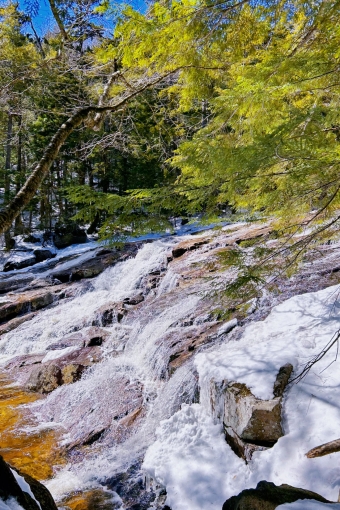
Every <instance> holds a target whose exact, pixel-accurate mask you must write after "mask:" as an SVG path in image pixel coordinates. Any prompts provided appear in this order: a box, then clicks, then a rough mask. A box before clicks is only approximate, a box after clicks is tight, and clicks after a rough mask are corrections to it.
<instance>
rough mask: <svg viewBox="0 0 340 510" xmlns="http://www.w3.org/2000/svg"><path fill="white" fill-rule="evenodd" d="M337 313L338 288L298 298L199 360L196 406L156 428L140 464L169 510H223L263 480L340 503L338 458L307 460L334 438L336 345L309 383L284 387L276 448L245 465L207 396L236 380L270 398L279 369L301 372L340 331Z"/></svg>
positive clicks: (338, 399) (339, 395) (338, 377)
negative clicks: (213, 386) (218, 384)
mask: <svg viewBox="0 0 340 510" xmlns="http://www.w3.org/2000/svg"><path fill="white" fill-rule="evenodd" d="M339 312H340V300H339V287H338V286H335V287H330V288H328V289H324V290H322V291H319V292H316V293H308V294H304V295H300V296H295V297H292V298H291V299H289V300H287V301H285V302H283V303H281V304H280V305H278V306H277V307H275V308H273V310H272V312H271V313H270V315H269V316H268V317H267V318H266V319H265V320H264V321H260V322H257V323H252V324H250V325H249V326H248V327H247V328H246V329H245V331H244V333H243V335H242V338H241V340H239V341H236V340H234V341H228V335H226V336H225V337H224V342H223V343H222V344H221V345H220V346H219V347H212V348H210V349H209V350H207V351H205V352H203V353H200V354H198V355H197V357H196V367H197V370H198V373H199V381H200V387H201V397H200V399H201V403H200V404H194V405H192V406H184V407H183V408H182V409H181V410H180V411H178V413H176V414H175V415H174V416H173V417H171V418H170V419H169V420H166V421H164V422H162V423H161V425H160V428H159V429H158V432H157V440H156V442H155V443H154V444H153V445H152V446H151V447H149V449H148V451H147V454H146V457H145V461H144V466H143V467H144V469H145V470H146V471H147V472H148V473H149V474H150V475H151V476H152V477H153V478H154V479H155V480H156V482H157V483H159V484H161V485H162V486H164V487H166V490H167V493H168V499H167V504H168V505H169V506H170V507H171V508H172V510H182V509H183V510H184V509H185V508H190V509H191V510H205V509H207V508H209V509H211V510H220V509H221V506H222V504H223V502H224V501H225V500H226V499H227V498H229V497H231V496H234V495H237V494H238V493H240V492H241V491H242V490H244V489H248V488H254V487H256V485H257V483H258V482H259V481H261V480H267V481H271V482H274V483H275V484H276V485H280V484H282V483H286V484H290V485H292V486H294V487H302V488H305V489H309V490H312V491H314V492H317V493H319V494H321V495H322V496H324V497H325V498H326V499H329V500H331V501H336V500H337V498H338V493H339V487H340V463H339V460H340V454H339V453H334V454H331V455H327V456H325V457H321V458H315V459H308V458H307V457H306V456H305V454H306V453H307V452H308V451H309V450H310V449H311V448H313V447H315V446H318V445H320V444H323V443H326V442H328V441H331V440H334V439H337V438H338V437H339V436H340V433H339V420H340V392H339V387H340V370H339V362H338V361H335V355H336V348H333V349H332V351H331V352H329V353H328V354H327V355H326V356H325V357H324V358H323V359H322V360H321V361H320V362H319V363H318V364H317V365H316V366H314V367H313V368H312V370H311V371H310V372H309V373H308V375H307V376H306V377H305V379H303V380H302V381H301V382H300V383H298V384H292V385H291V386H290V387H289V388H288V391H287V393H286V396H285V399H284V406H283V428H284V431H285V435H284V436H283V437H282V438H280V439H279V441H278V442H277V443H276V444H275V446H274V447H273V448H270V449H267V450H264V451H261V452H256V453H255V454H254V456H253V458H252V460H251V462H250V463H249V464H248V465H246V464H245V463H244V462H243V461H241V459H239V458H238V457H236V455H235V454H234V453H233V452H232V450H231V449H230V448H229V446H228V445H227V443H226V442H225V441H224V439H223V436H222V431H221V424H219V423H214V421H213V420H214V417H213V416H212V411H211V408H210V393H209V389H210V383H211V380H212V379H214V380H215V381H222V380H230V381H238V382H243V383H245V384H247V385H248V386H249V388H251V390H252V392H253V393H254V395H255V396H256V397H258V398H261V399H270V398H273V384H274V382H275V378H276V375H277V373H278V370H279V368H280V367H281V366H282V365H284V364H286V363H291V364H292V365H293V366H294V370H295V374H298V373H299V371H300V370H301V369H302V368H303V366H304V365H305V363H306V362H307V361H308V360H309V359H310V358H311V357H312V356H315V355H316V354H318V353H319V352H320V351H321V350H322V348H323V347H324V346H325V345H326V344H327V343H328V342H329V340H330V339H331V338H332V337H333V335H334V333H336V332H337V330H338V329H339V327H340V313H339ZM308 504H309V503H308ZM313 504H314V503H313ZM318 505H319V504H318ZM319 507H320V505H319V506H318V507H314V508H315V509H316V508H319ZM287 508H290V509H291V510H297V509H300V508H302V507H301V506H297V507H292V506H291V505H290V506H287ZM304 508H306V506H305V507H304ZM308 508H313V507H312V506H311V507H309V506H308ZM320 508H321V507H320ZM322 508H323V507H322ZM334 508H336V507H335V506H334Z"/></svg>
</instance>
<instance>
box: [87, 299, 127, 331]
mask: <svg viewBox="0 0 340 510" xmlns="http://www.w3.org/2000/svg"><path fill="white" fill-rule="evenodd" d="M126 314H127V310H126V309H125V308H124V306H123V304H122V303H107V304H106V305H103V306H101V307H100V308H99V309H98V310H97V312H96V318H95V319H94V320H93V321H92V325H93V326H109V325H110V324H114V323H117V322H120V321H121V320H122V319H123V317H124V316H125V315H126Z"/></svg>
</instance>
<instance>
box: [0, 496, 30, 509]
mask: <svg viewBox="0 0 340 510" xmlns="http://www.w3.org/2000/svg"><path fill="white" fill-rule="evenodd" d="M0 510H24V509H23V507H22V506H20V505H19V503H18V502H17V500H16V499H15V498H8V499H6V501H4V500H3V499H1V498H0Z"/></svg>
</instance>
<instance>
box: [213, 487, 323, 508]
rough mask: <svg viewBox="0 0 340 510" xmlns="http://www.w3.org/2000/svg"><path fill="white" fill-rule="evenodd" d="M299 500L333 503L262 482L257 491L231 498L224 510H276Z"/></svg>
mask: <svg viewBox="0 0 340 510" xmlns="http://www.w3.org/2000/svg"><path fill="white" fill-rule="evenodd" d="M298 499H312V500H316V501H320V502H322V503H331V501H328V500H327V499H325V498H323V497H322V496H320V495H319V494H317V493H316V492H312V491H308V490H305V489H299V488H296V487H292V486H291V485H286V484H283V485H279V486H277V485H275V484H274V483H272V482H266V481H262V482H259V483H258V484H257V486H256V489H247V490H244V491H242V492H241V493H240V494H239V495H238V496H233V497H231V498H229V499H228V500H227V501H226V502H225V503H224V505H223V507H222V510H274V509H275V508H276V507H278V506H279V505H283V504H284V503H293V502H294V501H297V500H298ZM306 508H308V505H306Z"/></svg>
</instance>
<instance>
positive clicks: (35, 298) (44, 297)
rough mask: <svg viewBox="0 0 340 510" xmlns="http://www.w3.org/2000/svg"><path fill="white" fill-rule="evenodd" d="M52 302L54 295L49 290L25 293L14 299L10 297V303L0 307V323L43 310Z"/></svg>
mask: <svg viewBox="0 0 340 510" xmlns="http://www.w3.org/2000/svg"><path fill="white" fill-rule="evenodd" d="M53 301H54V295H53V293H52V292H50V291H49V290H47V291H46V290H43V291H31V292H25V293H22V294H18V295H16V296H14V298H12V296H11V301H9V302H7V303H4V304H3V305H1V306H0V321H5V320H9V319H12V318H13V317H17V316H18V315H20V314H24V313H28V312H33V311H35V310H39V309H41V308H45V307H46V306H48V305H50V304H51V303H53Z"/></svg>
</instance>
